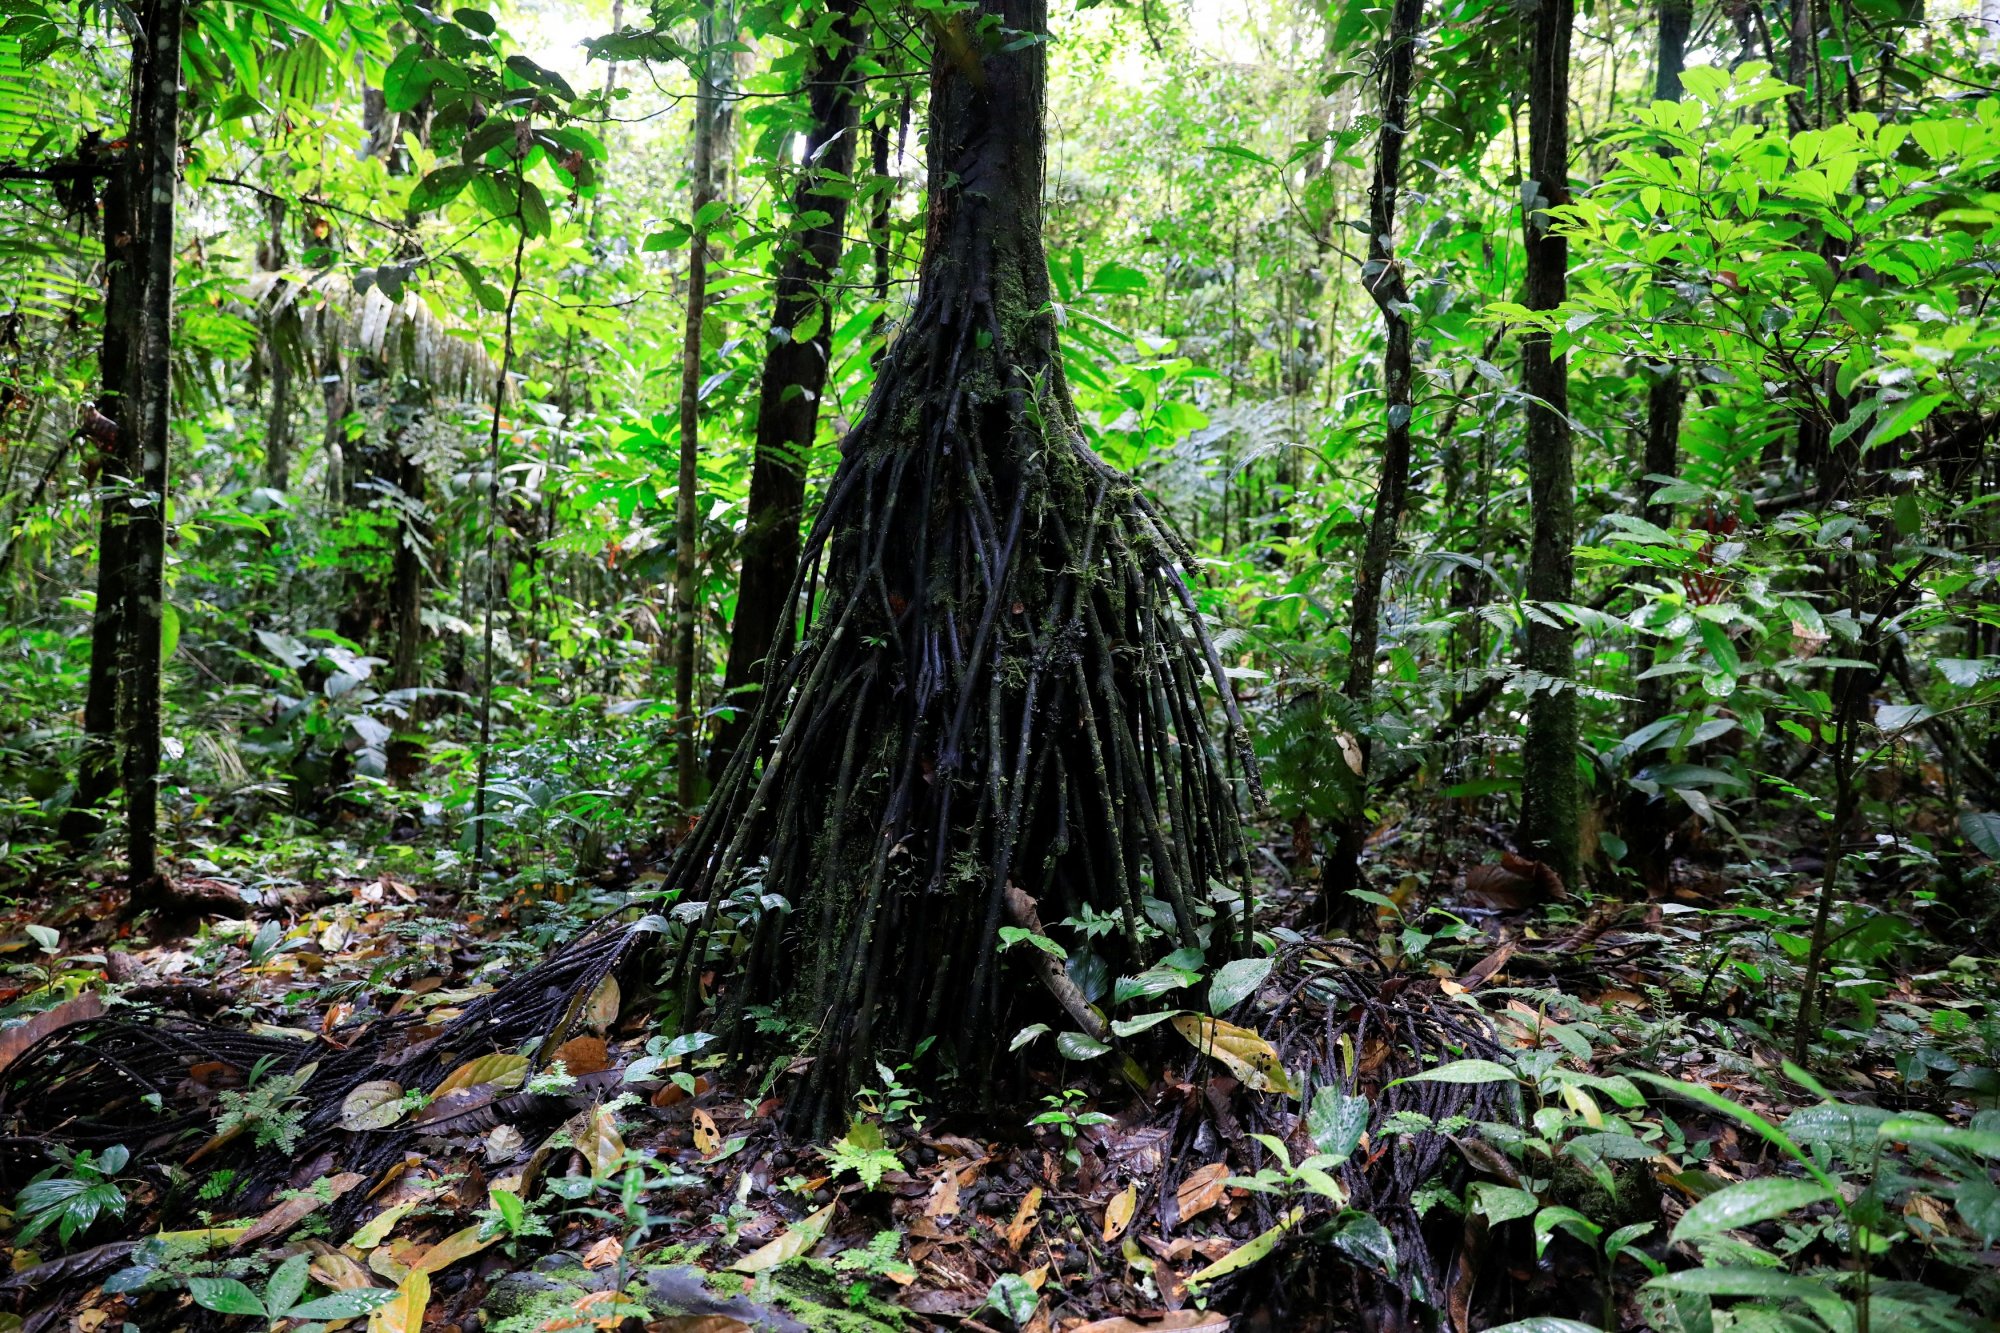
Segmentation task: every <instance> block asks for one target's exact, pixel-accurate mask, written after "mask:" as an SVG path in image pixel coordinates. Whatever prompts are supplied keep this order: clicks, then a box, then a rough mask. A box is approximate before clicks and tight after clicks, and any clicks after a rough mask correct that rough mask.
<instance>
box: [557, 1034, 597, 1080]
mask: <svg viewBox="0 0 2000 1333" xmlns="http://www.w3.org/2000/svg"><path fill="white" fill-rule="evenodd" d="M550 1058H551V1059H553V1060H560V1061H562V1067H563V1069H564V1071H565V1072H567V1073H568V1074H569V1075H570V1077H572V1078H580V1077H581V1076H583V1075H585V1074H596V1073H600V1072H602V1071H603V1070H606V1069H609V1068H611V1053H610V1051H609V1050H608V1049H606V1047H605V1045H604V1038H602V1037H589V1036H584V1037H571V1038H570V1039H569V1040H568V1041H566V1042H564V1043H563V1044H562V1045H560V1046H558V1047H556V1049H555V1053H554V1055H552V1056H551V1057H550Z"/></svg>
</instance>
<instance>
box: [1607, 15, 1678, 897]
mask: <svg viewBox="0 0 2000 1333" xmlns="http://www.w3.org/2000/svg"><path fill="white" fill-rule="evenodd" d="M1659 19H1660V32H1659V47H1658V59H1657V62H1656V69H1655V75H1654V82H1653V97H1654V99H1655V100H1657V101H1662V102H1677V101H1679V100H1680V96H1681V71H1682V69H1684V68H1685V67H1686V64H1687V39H1688V30H1689V28H1690V27H1691V26H1692V24H1693V22H1694V7H1693V4H1692V3H1691V0H1660V14H1659ZM1643 373H1644V374H1645V375H1646V379H1647V385H1646V447H1645V457H1644V461H1643V463H1642V464H1641V477H1640V482H1639V493H1640V494H1641V495H1643V496H1648V497H1650V496H1651V494H1652V493H1653V492H1654V491H1655V490H1656V489H1658V487H1659V483H1658V482H1655V481H1652V480H1650V478H1653V477H1672V476H1674V475H1676V474H1677V473H1678V472H1679V470H1680V436H1681V407H1682V401H1683V398H1684V397H1685V390H1684V389H1683V388H1682V386H1681V374H1680V369H1679V367H1678V366H1676V365H1675V364H1674V362H1673V361H1672V360H1671V359H1665V360H1662V361H1661V362H1660V363H1659V364H1658V365H1657V366H1648V367H1647V368H1646V369H1645V371H1644V372H1643ZM1640 512H1641V517H1643V518H1644V519H1645V520H1646V521H1647V522H1648V523H1651V524H1653V525H1654V526H1655V527H1661V528H1664V527H1666V526H1667V525H1668V524H1669V523H1671V522H1672V521H1673V517H1674V508H1673V506H1672V505H1669V504H1659V503H1657V502H1655V501H1653V500H1652V499H1650V498H1648V499H1647V500H1645V501H1644V502H1643V503H1642V505H1641V511H1640ZM1655 661H1656V654H1655V653H1654V652H1653V650H1652V648H1651V647H1648V648H1647V650H1646V653H1645V657H1644V659H1643V661H1642V666H1643V667H1646V668H1650V667H1651V666H1653V665H1654V663H1655ZM1672 693H1673V692H1672V690H1671V688H1670V687H1669V685H1668V682H1667V681H1666V680H1665V679H1662V678H1660V677H1654V678H1652V679H1649V680H1648V679H1642V680H1640V681H1639V682H1638V694H1639V707H1638V710H1637V714H1638V716H1637V722H1638V725H1639V726H1641V727H1644V726H1648V725H1650V724H1652V723H1654V722H1657V721H1659V720H1660V719H1661V718H1663V717H1665V716H1666V715H1667V709H1668V706H1669V704H1670V703H1671V702H1672ZM1669 813H1670V811H1669V806H1668V804H1667V801H1666V800H1665V798H1663V797H1658V796H1652V797H1649V796H1647V795H1646V794H1645V793H1644V792H1640V791H1633V790H1629V789H1628V790H1627V791H1626V792H1625V794H1624V799H1623V818H1622V819H1621V820H1620V824H1621V827H1622V830H1623V832H1624V834H1625V843H1626V861H1625V864H1626V865H1627V866H1628V867H1629V868H1630V869H1631V870H1632V871H1633V872H1634V873H1636V874H1637V875H1638V876H1639V881H1640V883H1641V884H1643V885H1644V886H1645V888H1646V891H1647V893H1648V894H1649V895H1653V896H1657V895H1659V894H1661V893H1663V892H1664V891H1665V890H1666V887H1667V878H1668V869H1669V867H1670V865H1671V860H1672V859H1671V857H1669V856H1668V849H1667V839H1668V837H1669V836H1670V834H1671V832H1672V829H1671V821H1670V819H1669Z"/></svg>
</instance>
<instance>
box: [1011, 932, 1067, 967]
mask: <svg viewBox="0 0 2000 1333" xmlns="http://www.w3.org/2000/svg"><path fill="white" fill-rule="evenodd" d="M1022 943H1026V944H1032V945H1034V946H1035V947H1036V948H1037V949H1040V950H1041V951H1042V952H1043V953H1045V954H1047V955H1048V956H1049V957H1051V958H1053V959H1055V960H1056V961H1057V962H1058V963H1062V962H1067V961H1069V955H1068V954H1066V953H1064V952H1063V947H1062V945H1060V944H1057V943H1056V942H1055V941H1054V940H1052V939H1050V938H1049V937H1048V936H1046V935H1037V934H1036V933H1035V932H1034V931H1032V930H1028V929H1027V928H1025V927H1023V926H1002V927H1000V947H1001V948H1003V949H1011V948H1013V947H1014V946H1015V945H1017V944H1022Z"/></svg>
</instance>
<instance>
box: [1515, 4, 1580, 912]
mask: <svg viewBox="0 0 2000 1333" xmlns="http://www.w3.org/2000/svg"><path fill="white" fill-rule="evenodd" d="M1575 21H1576V5H1575V0H1543V3H1542V4H1541V5H1540V6H1539V7H1538V8H1537V9H1536V10H1535V12H1534V17H1533V24H1534V37H1533V49H1532V54H1531V57H1530V61H1529V67H1528V77H1529V87H1528V177H1529V180H1530V181H1531V182H1532V184H1533V186H1534V189H1533V191H1532V193H1531V192H1529V191H1524V192H1523V193H1524V195H1527V196H1528V198H1529V203H1528V204H1527V206H1526V207H1524V209H1523V213H1524V223H1525V232H1526V250H1527V257H1528V272H1527V282H1526V288H1527V290H1526V300H1525V301H1524V302H1523V304H1525V305H1526V306H1527V307H1528V308H1529V309H1530V310H1553V309H1555V308H1556V307H1558V306H1560V305H1561V304H1562V303H1563V300H1564V298H1565V297H1566V296H1567V294H1568V289H1569V281H1568V269H1569V241H1568V239H1567V238H1565V237H1564V236H1562V235H1560V234H1559V233H1557V232H1556V231H1554V230H1553V229H1552V228H1551V226H1550V218H1549V215H1548V213H1547V212H1546V211H1545V210H1547V209H1549V208H1553V207H1556V206H1559V205H1562V204H1566V203H1568V202H1569V48H1570V34H1571V30H1572V28H1573V27H1574V25H1575ZM1537 196H1538V197H1537ZM1521 363H1522V386H1523V387H1524V388H1525V389H1526V390H1527V392H1528V394H1529V395H1530V399H1531V401H1530V403H1529V405H1528V417H1527V455H1528V491H1529V497H1530V503H1531V505H1532V508H1533V520H1532V521H1533V532H1532V535H1531V537H1530V539H1529V548H1528V577H1527V594H1528V600H1529V602H1531V603H1537V604H1540V606H1542V607H1544V608H1545V607H1547V606H1548V604H1550V603H1554V602H1568V601H1570V600H1571V596H1572V588H1571V584H1572V573H1573V567H1574V558H1573V555H1572V549H1573V548H1574V546H1575V544H1576V476H1575V460H1574V458H1573V457H1572V454H1571V441H1570V426H1569V366H1568V363H1567V361H1566V359H1565V358H1563V357H1559V356H1556V355H1555V354H1554V348H1553V346H1552V344H1551V339H1550V336H1549V335H1548V334H1547V333H1545V332H1540V331H1536V332H1530V333H1528V334H1525V335H1524V336H1523V337H1522V339H1521ZM1574 651H1575V650H1574V631H1573V630H1572V629H1571V627H1570V626H1569V624H1568V623H1567V622H1565V621H1563V620H1562V619H1561V618H1560V616H1559V615H1558V614H1556V613H1553V612H1548V611H1543V612H1542V613H1540V614H1536V615H1531V616H1530V617H1529V620H1528V643H1527V661H1526V666H1527V668H1528V670H1529V671H1530V672H1532V673H1534V674H1535V675H1536V676H1538V677H1540V680H1539V681H1538V682H1537V688H1536V689H1535V690H1534V692H1533V693H1532V694H1531V695H1530V696H1529V699H1528V731H1527V736H1526V739H1525V742H1524V745H1523V749H1522V755H1521V828H1520V843H1521V849H1522V851H1523V852H1525V853H1526V854H1527V855H1529V856H1533V857H1535V858H1536V859H1538V860H1541V861H1543V862H1545V863H1546V864H1548V865H1549V866H1550V867H1551V868H1552V869H1554V870H1555V872H1556V874H1558V875H1560V876H1561V877H1562V880H1563V882H1564V883H1565V884H1574V883H1575V882H1576V875H1577V824H1578V814H1579V810H1578V790H1577V775H1576V753H1577V751H1576V747H1577V708H1576V690H1575V688H1574V685H1573V683H1572V676H1573V675H1574V671H1575V664H1574Z"/></svg>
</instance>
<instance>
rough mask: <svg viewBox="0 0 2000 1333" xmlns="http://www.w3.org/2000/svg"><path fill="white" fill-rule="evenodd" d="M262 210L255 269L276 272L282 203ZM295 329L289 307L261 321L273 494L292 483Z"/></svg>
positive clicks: (267, 470) (281, 246)
mask: <svg viewBox="0 0 2000 1333" xmlns="http://www.w3.org/2000/svg"><path fill="white" fill-rule="evenodd" d="M264 211H265V217H266V219H267V220H268V221H269V223H270V227H271V230H270V233H269V235H268V236H267V237H266V238H265V241H264V244H262V245H260V246H258V247H257V267H258V268H260V269H263V270H264V271H266V272H276V271H277V270H279V269H282V268H283V267H284V266H285V262H286V255H285V202H284V200H282V199H271V200H267V201H266V203H265V210H264ZM298 327H299V316H298V312H297V311H296V310H294V309H292V308H291V307H290V306H289V305H287V306H286V307H285V309H284V310H282V311H278V312H274V313H271V314H269V315H267V316H266V318H265V320H264V355H265V358H266V360H267V361H268V362H269V364H270V368H271V410H270V413H269V415H268V416H267V417H266V419H265V425H264V484H265V485H266V486H268V487H270V488H271V489H272V490H274V491H286V490H289V489H290V488H291V484H292V444H293V440H292V405H293V401H294V399H295V398H296V397H297V396H298V394H297V389H296V388H295V387H294V374H293V369H292V362H293V359H294V358H295V357H296V356H297V355H298V346H299V343H298V338H297V337H296V334H297V332H298ZM288 342H289V343H290V345H289V346H287V345H286V344H287V343H288Z"/></svg>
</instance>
